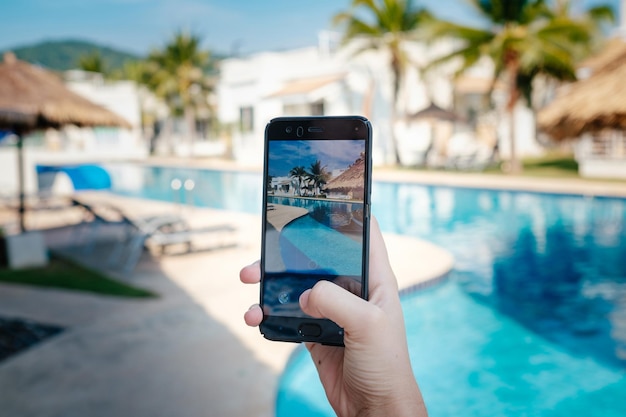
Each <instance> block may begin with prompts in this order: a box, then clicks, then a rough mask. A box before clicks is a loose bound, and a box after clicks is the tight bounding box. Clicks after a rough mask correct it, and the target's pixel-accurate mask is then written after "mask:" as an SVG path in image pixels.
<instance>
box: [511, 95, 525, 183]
mask: <svg viewBox="0 0 626 417" xmlns="http://www.w3.org/2000/svg"><path fill="white" fill-rule="evenodd" d="M508 113H509V143H510V144H511V155H510V159H509V163H510V167H509V173H510V174H519V173H521V172H522V164H521V163H520V161H519V159H518V158H517V143H516V142H517V134H516V132H515V130H516V126H517V125H516V123H515V107H513V108H511V109H508Z"/></svg>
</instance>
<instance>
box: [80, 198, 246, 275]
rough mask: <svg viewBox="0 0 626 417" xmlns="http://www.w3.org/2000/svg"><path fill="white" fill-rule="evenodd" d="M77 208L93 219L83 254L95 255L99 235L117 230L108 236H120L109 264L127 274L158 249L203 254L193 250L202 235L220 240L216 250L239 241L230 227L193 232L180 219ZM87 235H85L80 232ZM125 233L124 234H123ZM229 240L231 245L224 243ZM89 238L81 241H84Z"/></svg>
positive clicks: (98, 206) (91, 206)
mask: <svg viewBox="0 0 626 417" xmlns="http://www.w3.org/2000/svg"><path fill="white" fill-rule="evenodd" d="M72 202H73V204H74V205H76V206H79V207H82V208H83V209H85V211H86V212H87V213H89V215H90V216H91V217H92V221H91V222H87V224H86V225H87V226H88V227H89V226H90V227H91V230H90V232H89V235H90V236H88V237H87V242H85V243H84V244H83V245H82V248H83V250H85V251H92V250H93V248H94V246H95V245H96V244H97V241H98V239H99V238H100V236H99V234H101V233H103V232H104V231H105V230H104V229H111V228H117V231H113V232H111V231H110V230H109V231H108V233H104V234H106V235H108V236H109V237H111V236H112V235H113V236H115V233H117V242H116V243H115V245H114V246H113V249H112V250H111V252H110V254H109V256H108V260H107V264H108V265H109V266H110V267H112V268H115V269H120V270H122V271H123V272H125V273H128V272H131V271H132V270H133V269H134V267H135V266H136V264H137V262H138V261H139V259H140V258H141V254H142V253H143V251H144V249H145V248H153V247H156V248H158V249H159V252H160V253H165V251H166V248H167V247H169V246H174V245H181V246H184V247H185V251H184V252H183V253H187V252H191V251H192V250H194V249H195V250H199V248H194V247H193V242H194V237H195V236H198V235H201V234H202V235H212V236H217V237H220V238H221V239H220V244H219V245H216V246H214V247H212V248H211V249H214V248H220V247H225V246H233V245H234V244H235V240H234V239H232V235H233V234H234V232H236V228H235V227H234V226H232V225H229V224H220V225H214V226H208V227H202V228H192V227H190V225H189V224H188V223H187V221H186V220H185V219H183V218H182V217H181V216H179V215H175V214H161V215H156V216H149V217H140V218H131V217H129V216H127V215H126V214H125V213H123V212H122V211H121V210H120V209H119V208H117V207H115V206H112V205H109V204H103V203H98V204H95V205H94V204H88V203H86V202H83V201H80V200H76V199H73V200H72ZM80 233H83V232H80ZM120 233H121V234H120ZM224 236H227V237H229V238H230V239H228V240H230V243H228V244H226V243H224V242H225V241H227V239H224ZM84 239H85V236H84V235H83V236H81V237H80V238H78V239H77V240H78V241H81V240H84Z"/></svg>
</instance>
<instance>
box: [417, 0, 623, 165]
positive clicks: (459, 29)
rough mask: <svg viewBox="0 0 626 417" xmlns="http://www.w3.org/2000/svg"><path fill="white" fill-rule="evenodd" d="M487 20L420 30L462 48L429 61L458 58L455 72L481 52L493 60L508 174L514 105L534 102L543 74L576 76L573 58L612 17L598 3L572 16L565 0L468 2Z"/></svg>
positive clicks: (580, 54) (434, 25)
mask: <svg viewBox="0 0 626 417" xmlns="http://www.w3.org/2000/svg"><path fill="white" fill-rule="evenodd" d="M469 2H470V3H471V4H473V6H474V7H475V8H476V10H477V11H478V12H479V14H480V15H481V16H482V17H483V20H484V21H485V22H486V25H485V27H471V26H465V25H461V24H457V23H452V22H445V21H439V22H432V24H431V25H429V28H427V29H426V30H425V31H424V35H425V36H427V37H431V38H439V37H441V36H450V37H452V38H455V39H457V40H460V43H461V46H460V48H458V49H456V50H454V51H453V52H452V53H450V54H449V55H446V56H444V57H441V58H439V59H437V60H436V61H434V62H433V64H431V66H432V65H436V64H439V63H442V62H445V61H449V60H451V59H454V58H461V61H462V64H461V68H460V70H459V73H461V72H463V71H465V70H467V69H469V68H470V67H472V66H473V65H474V64H476V63H477V62H478V60H479V59H480V58H482V57H484V56H487V57H489V58H490V59H491V60H492V61H493V63H494V73H493V77H492V86H493V85H494V84H495V83H496V81H497V80H499V79H501V78H502V79H504V81H505V84H506V86H507V102H506V107H505V109H506V112H507V113H508V120H509V141H510V146H511V159H510V164H511V172H519V171H521V164H520V162H519V160H518V159H517V155H516V149H515V148H516V146H515V145H516V143H515V118H514V115H513V112H514V109H515V106H516V104H517V103H518V101H519V100H520V99H521V98H522V97H524V98H525V99H526V103H527V105H528V106H529V107H531V106H532V103H531V96H532V84H533V80H534V79H535V77H537V76H538V75H545V76H548V77H552V78H555V79H557V80H559V81H567V80H575V79H576V75H575V65H576V62H577V61H578V60H579V59H580V58H581V57H583V56H584V55H586V54H588V53H589V52H590V51H591V47H592V46H593V45H594V41H595V40H596V39H597V35H598V34H599V28H600V24H601V22H602V21H604V20H607V19H609V20H610V19H613V13H612V11H611V9H610V8H609V7H608V6H597V7H594V8H592V9H589V10H588V11H587V12H586V13H584V14H581V15H579V16H574V15H573V14H572V13H571V10H570V1H569V0H554V1H547V0H469Z"/></svg>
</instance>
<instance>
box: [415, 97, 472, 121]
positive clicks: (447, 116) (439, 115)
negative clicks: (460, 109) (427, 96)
mask: <svg viewBox="0 0 626 417" xmlns="http://www.w3.org/2000/svg"><path fill="white" fill-rule="evenodd" d="M409 117H410V118H411V119H416V120H419V119H427V120H447V121H451V122H454V121H457V120H459V119H460V118H459V116H457V115H456V113H454V112H452V111H450V110H445V109H442V108H441V107H439V106H438V105H436V104H435V103H433V102H432V101H431V102H430V105H429V106H428V107H425V108H423V109H422V110H420V111H418V112H417V113H414V114H412V115H411V116H409Z"/></svg>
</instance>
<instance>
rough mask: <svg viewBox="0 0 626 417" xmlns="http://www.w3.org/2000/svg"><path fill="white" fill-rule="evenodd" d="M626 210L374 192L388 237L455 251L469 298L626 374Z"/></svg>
mask: <svg viewBox="0 0 626 417" xmlns="http://www.w3.org/2000/svg"><path fill="white" fill-rule="evenodd" d="M625 205H626V202H625V200H624V199H614V198H589V197H582V196H558V195H547V194H537V193H525V192H511V191H489V190H471V189H454V188H442V187H429V186H419V185H413V184H387V183H378V184H375V186H374V191H373V207H374V213H375V214H376V215H377V216H378V218H379V220H380V221H381V225H382V227H383V229H384V230H390V231H394V232H396V233H404V234H410V235H414V236H417V237H421V238H424V239H427V240H430V241H433V242H435V243H437V244H439V245H442V246H443V247H445V248H447V249H449V250H450V251H451V252H452V253H453V254H454V256H455V260H456V266H455V269H456V273H455V275H454V276H455V277H456V279H457V280H458V281H459V283H460V284H461V286H462V288H463V289H464V290H465V291H466V292H467V293H469V294H470V295H472V296H473V297H475V298H476V299H477V300H480V301H481V302H484V303H488V304H490V305H491V306H493V307H494V308H496V309H498V310H499V311H500V312H502V313H504V314H506V315H508V316H510V317H513V318H514V319H516V320H517V321H518V322H520V323H522V324H523V325H524V326H526V327H527V328H529V329H531V330H532V331H534V332H536V333H538V334H540V335H542V336H543V337H546V338H548V339H550V340H552V341H554V342H557V343H559V344H560V345H562V346H564V347H566V348H567V349H568V350H570V351H572V352H574V353H579V354H584V355H592V356H594V357H595V358H596V359H599V360H602V361H604V362H610V363H611V364H618V366H620V367H622V368H626V354H625V352H626V324H624V318H626V261H625V260H624V257H626V231H625V225H626V211H625V208H626V207H625ZM380 207H384V208H383V209H382V210H380V209H379V208H380ZM394 213H395V214H396V215H394Z"/></svg>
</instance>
